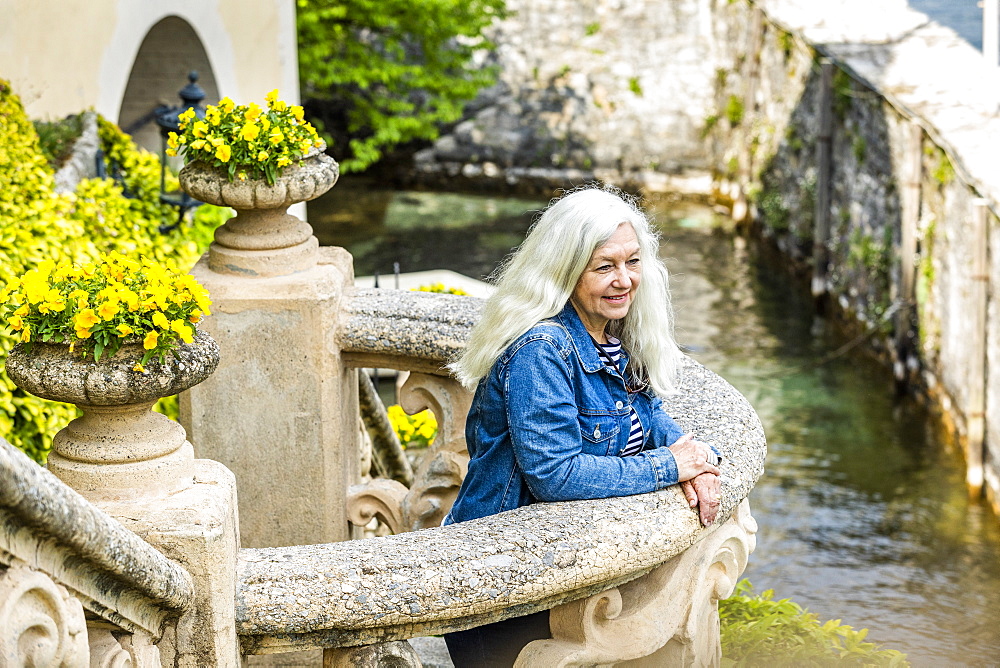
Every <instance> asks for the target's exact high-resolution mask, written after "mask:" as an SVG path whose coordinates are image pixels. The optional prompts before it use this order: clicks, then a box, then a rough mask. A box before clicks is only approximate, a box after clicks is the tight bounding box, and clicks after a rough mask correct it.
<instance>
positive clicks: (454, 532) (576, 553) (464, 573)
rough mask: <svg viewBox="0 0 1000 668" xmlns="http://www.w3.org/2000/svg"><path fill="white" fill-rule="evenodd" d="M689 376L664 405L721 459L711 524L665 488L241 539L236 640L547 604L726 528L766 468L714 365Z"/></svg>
mask: <svg viewBox="0 0 1000 668" xmlns="http://www.w3.org/2000/svg"><path fill="white" fill-rule="evenodd" d="M683 376H684V380H683V385H682V390H681V393H680V394H679V395H678V397H677V398H676V400H675V401H674V402H673V403H672V405H671V413H672V414H673V415H674V416H675V417H676V418H677V420H678V421H679V422H680V424H681V425H682V426H683V427H684V428H685V429H686V430H688V431H692V432H694V433H697V434H698V436H699V438H701V439H702V440H704V441H706V442H709V443H712V444H714V445H716V447H718V448H719V449H720V450H721V451H722V452H723V453H724V455H725V457H726V461H725V463H724V464H723V472H724V476H725V477H724V479H723V496H722V502H721V511H720V520H719V522H718V523H717V524H716V526H715V528H713V529H706V528H704V527H702V526H701V524H700V523H699V521H698V517H697V515H696V513H695V512H694V511H692V510H691V509H690V508H689V507H688V506H687V504H686V503H685V501H684V499H683V496H682V494H681V493H680V491H679V490H678V489H677V488H673V489H670V490H664V491H661V492H655V493H652V494H644V495H637V496H631V497H622V498H613V499H602V500H591V501H576V502H563V503H544V504H535V505H532V506H528V507H525V508H520V509H517V510H515V511H511V512H508V513H502V514H500V515H496V516H492V517H487V518H482V519H479V520H475V521H472V522H464V523H461V524H456V525H450V526H447V527H436V528H432V529H425V530H422V531H415V532H410V533H404V534H400V535H395V536H389V537H382V538H374V539H367V540H359V541H349V542H344V543H337V544H327V545H300V546H292V547H285V548H263V549H246V550H242V551H241V552H240V562H239V566H238V580H239V582H238V587H237V590H238V593H237V628H238V631H239V633H240V637H241V643H242V646H243V649H244V651H245V652H248V653H271V652H283V651H290V650H292V649H306V648H309V647H338V646H353V645H363V644H369V643H373V642H376V641H384V640H395V639H403V638H409V637H413V636H418V635H429V634H435V633H441V632H445V631H449V630H456V629H459V628H467V627H471V626H475V625H478V624H482V623H485V622H489V621H494V620H497V619H502V618H506V617H512V616H516V615H520V614H526V613H528V612H532V611H534V610H540V609H546V608H552V607H553V606H556V605H559V604H562V603H565V602H568V601H571V600H574V599H581V598H585V597H588V596H591V595H593V594H596V593H599V592H603V591H605V590H608V589H609V588H614V587H617V586H618V585H621V584H623V583H625V582H628V581H631V580H634V579H635V578H638V577H640V576H643V575H645V574H646V573H648V572H649V571H650V570H651V569H654V568H656V567H658V566H659V565H661V564H664V563H665V562H668V561H670V560H671V558H673V557H675V556H676V555H679V554H681V553H682V552H684V551H685V550H687V549H688V548H689V547H691V546H692V545H693V544H695V543H698V542H699V541H702V540H703V539H705V538H706V537H707V536H708V535H711V534H712V532H713V531H715V530H716V529H720V528H721V527H722V526H728V525H729V524H730V523H729V522H726V519H727V518H730V517H731V516H732V515H733V514H734V511H735V509H736V508H737V506H738V505H739V504H740V503H741V501H742V500H743V499H745V498H746V496H747V494H748V493H749V492H750V490H751V489H752V488H753V486H754V484H755V482H756V481H757V479H758V478H759V476H760V475H761V474H762V472H763V461H764V455H765V452H766V443H765V440H764V434H763V430H762V428H761V425H760V422H759V420H758V419H757V416H756V414H755V413H754V411H753V409H752V408H751V407H750V405H749V403H747V401H746V400H745V399H744V398H743V397H742V396H741V395H740V394H739V393H738V392H737V391H736V390H735V389H733V388H732V387H731V386H730V385H729V384H728V383H726V382H725V381H724V380H722V379H721V378H719V377H718V376H717V375H715V374H714V373H712V372H710V371H708V370H707V369H705V368H704V367H703V366H701V365H699V364H697V363H695V362H693V361H690V360H688V361H687V363H686V365H685V368H684V374H683ZM742 522H743V524H742V525H741V526H744V525H746V526H749V525H751V524H752V519H748V516H747V518H744V520H743V521H742ZM744 533H748V534H752V530H750V529H747V530H746V531H744ZM746 540H747V541H748V540H750V539H746ZM744 542H746V541H744ZM739 570H742V566H741V567H740V569H739Z"/></svg>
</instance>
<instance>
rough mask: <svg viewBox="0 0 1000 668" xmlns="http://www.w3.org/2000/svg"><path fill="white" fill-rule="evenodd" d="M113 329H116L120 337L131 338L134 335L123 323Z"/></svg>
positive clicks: (133, 331) (132, 330)
mask: <svg viewBox="0 0 1000 668" xmlns="http://www.w3.org/2000/svg"><path fill="white" fill-rule="evenodd" d="M115 329H117V330H118V333H119V334H121V335H122V336H124V337H129V336H132V334H134V333H135V330H134V329H132V328H131V327H129V326H128V325H127V324H125V323H124V322H123V323H121V324H120V325H118V326H117V327H115Z"/></svg>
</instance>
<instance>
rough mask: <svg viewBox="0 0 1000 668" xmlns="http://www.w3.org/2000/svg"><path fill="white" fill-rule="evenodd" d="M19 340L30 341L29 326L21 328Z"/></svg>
mask: <svg viewBox="0 0 1000 668" xmlns="http://www.w3.org/2000/svg"><path fill="white" fill-rule="evenodd" d="M21 341H23V342H24V343H28V342H29V341H31V327H28V326H25V328H24V329H22V330H21Z"/></svg>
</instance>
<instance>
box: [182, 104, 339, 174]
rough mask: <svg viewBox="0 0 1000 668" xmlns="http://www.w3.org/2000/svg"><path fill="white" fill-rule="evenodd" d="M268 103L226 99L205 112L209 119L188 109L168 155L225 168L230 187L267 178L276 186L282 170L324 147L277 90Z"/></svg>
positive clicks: (295, 109) (302, 114) (313, 129)
mask: <svg viewBox="0 0 1000 668" xmlns="http://www.w3.org/2000/svg"><path fill="white" fill-rule="evenodd" d="M264 99H265V101H266V102H267V108H266V109H264V108H262V107H261V106H259V105H258V104H256V103H254V102H251V103H250V104H248V105H239V106H237V105H236V104H235V103H234V102H233V101H232V100H230V99H229V98H228V97H224V98H222V99H221V100H220V101H219V104H218V105H213V106H209V107H207V108H206V109H205V118H204V119H199V118H197V117H196V115H195V112H194V110H193V109H188V110H187V111H185V112H184V113H182V114H181V115H180V116H179V119H180V128H179V129H180V133H176V132H171V133H170V137H169V139H168V140H167V147H168V148H167V154H168V155H177V154H178V153H183V154H184V157H185V158H186V159H187V161H188V162H192V161H195V160H200V161H202V162H204V163H207V164H210V165H214V166H216V167H220V168H223V169H225V170H226V172H227V173H228V175H229V180H230V181H233V180H235V179H241V180H245V179H247V178H254V179H258V178H261V177H263V178H265V179H267V182H268V183H270V184H272V185H273V184H274V180H275V178H277V176H278V175H280V174H281V170H282V169H284V168H285V167H287V166H288V165H290V164H292V162H294V161H295V160H298V159H299V158H301V157H302V156H304V155H306V154H307V153H309V151H310V150H312V149H313V147H316V148H319V147H322V146H323V141H322V140H321V139H320V138H319V135H318V134H317V133H316V129H315V128H314V127H313V126H312V125H311V124H309V123H308V122H307V121H306V120H305V117H304V113H303V111H302V107H300V106H298V105H295V106H289V105H288V104H287V103H285V102H284V101H283V100H279V99H278V91H277V89H275V90H273V91H271V92H270V93H268V94H267V96H266V97H265V98H264Z"/></svg>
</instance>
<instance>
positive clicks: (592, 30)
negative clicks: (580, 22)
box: [583, 21, 601, 37]
mask: <svg viewBox="0 0 1000 668" xmlns="http://www.w3.org/2000/svg"><path fill="white" fill-rule="evenodd" d="M583 31H584V32H585V33H586V34H587V36H588V37H589V36H591V35H596V34H597V33H599V32H600V31H601V24H600V23H598V22H597V21H594V22H593V23H588V24H587V27H586V28H584V29H583Z"/></svg>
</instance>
